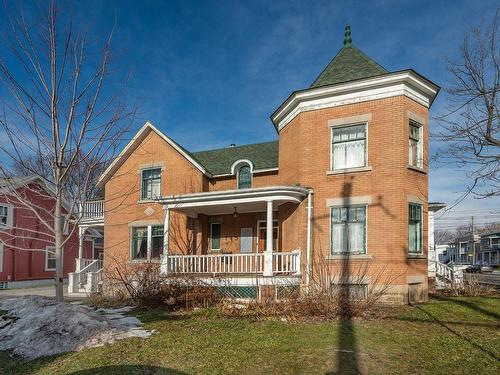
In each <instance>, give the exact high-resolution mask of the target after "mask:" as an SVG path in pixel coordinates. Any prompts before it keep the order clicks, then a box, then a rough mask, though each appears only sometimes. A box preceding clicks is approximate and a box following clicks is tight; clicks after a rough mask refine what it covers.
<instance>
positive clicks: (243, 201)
mask: <svg viewBox="0 0 500 375" xmlns="http://www.w3.org/2000/svg"><path fill="white" fill-rule="evenodd" d="M309 191H310V189H306V188H302V187H297V186H273V187H265V188H253V189H240V190H225V191H212V192H204V193H194V194H184V195H176V196H168V197H163V198H161V199H160V202H161V203H163V205H164V207H165V208H169V209H172V210H174V211H181V212H184V213H186V214H187V215H189V216H191V217H196V216H197V215H198V214H204V215H223V214H232V213H234V210H235V208H236V211H237V212H238V213H246V212H262V211H266V204H267V202H268V201H272V202H273V207H274V208H277V207H279V206H280V205H282V204H284V203H287V202H291V203H296V204H299V203H300V202H301V201H302V200H303V199H304V198H305V197H306V196H307V194H308V193H309Z"/></svg>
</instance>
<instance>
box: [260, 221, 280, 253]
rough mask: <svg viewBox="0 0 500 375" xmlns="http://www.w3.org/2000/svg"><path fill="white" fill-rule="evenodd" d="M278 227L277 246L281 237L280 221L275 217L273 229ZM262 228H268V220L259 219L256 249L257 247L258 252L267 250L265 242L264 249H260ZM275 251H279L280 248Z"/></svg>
mask: <svg viewBox="0 0 500 375" xmlns="http://www.w3.org/2000/svg"><path fill="white" fill-rule="evenodd" d="M275 228H276V231H277V232H276V236H277V238H276V246H278V245H279V239H280V227H279V221H278V219H273V231H274V229H275ZM261 229H266V230H267V220H257V236H256V237H257V242H256V243H257V246H256V249H257V252H259V251H261V252H263V251H266V249H265V246H266V244H264V249H259V243H260V230H261ZM273 251H278V249H273Z"/></svg>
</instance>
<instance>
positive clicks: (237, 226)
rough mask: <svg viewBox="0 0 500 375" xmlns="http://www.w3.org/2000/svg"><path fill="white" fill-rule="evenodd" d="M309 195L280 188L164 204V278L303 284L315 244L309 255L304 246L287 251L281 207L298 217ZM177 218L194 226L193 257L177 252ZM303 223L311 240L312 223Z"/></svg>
mask: <svg viewBox="0 0 500 375" xmlns="http://www.w3.org/2000/svg"><path fill="white" fill-rule="evenodd" d="M310 194H311V191H310V190H309V189H305V188H301V187H295V186H293V187H292V186H278V187H266V188H253V189H240V190H227V191H220V192H204V193H194V194H185V195H180V196H169V197H163V198H161V199H160V202H161V203H162V204H163V207H164V211H165V216H164V239H163V241H164V243H163V246H164V248H163V254H162V258H161V270H162V272H164V273H165V274H173V275H194V276H197V277H202V278H213V277H232V278H233V279H234V278H236V279H238V280H239V281H240V283H241V282H242V281H241V279H242V278H245V277H246V278H254V279H255V278H257V279H260V280H261V283H262V280H263V278H270V279H275V278H276V277H286V278H293V279H294V281H293V283H294V284H295V283H297V280H298V282H299V283H300V279H301V275H302V274H303V271H302V268H304V267H303V266H304V262H303V261H302V259H301V258H302V257H303V256H304V258H305V259H304V260H305V263H306V264H305V266H306V267H305V268H307V267H308V261H307V260H308V259H309V257H310V252H308V250H310V248H309V245H310V243H309V241H307V246H306V249H305V250H306V251H305V254H304V251H303V250H302V249H300V244H299V243H294V244H293V245H290V243H287V244H286V245H285V241H284V240H283V236H284V235H285V236H286V233H285V234H284V232H285V231H284V229H283V222H284V219H283V218H282V217H281V215H280V207H284V205H288V209H289V211H294V210H296V209H297V207H298V206H299V205H300V203H301V202H302V201H303V200H304V199H305V198H306V197H308V196H310ZM309 199H310V197H309ZM172 212H177V213H182V214H184V215H186V216H187V217H188V218H189V219H190V220H192V221H194V223H191V227H192V231H193V234H192V237H193V241H192V243H193V245H192V246H191V248H190V249H188V251H182V249H179V248H178V246H176V245H177V243H176V241H174V236H175V235H176V234H177V232H178V229H177V228H176V230H175V233H173V232H174V230H173V227H172V218H171V213H172ZM306 220H307V224H306V223H305V221H306ZM303 223H304V224H306V225H304V226H301V228H304V227H306V228H307V230H306V232H305V233H303V236H302V238H307V236H309V234H310V231H311V220H310V218H306V217H305V216H304V217H303ZM291 246H293V247H291ZM186 252H187V254H186ZM306 274H307V272H306ZM269 281H271V280H269Z"/></svg>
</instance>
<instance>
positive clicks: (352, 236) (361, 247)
mask: <svg viewBox="0 0 500 375" xmlns="http://www.w3.org/2000/svg"><path fill="white" fill-rule="evenodd" d="M330 210H331V211H330V221H331V223H330V224H331V229H330V237H331V238H330V253H331V254H332V255H333V254H340V253H356V254H364V253H366V206H346V207H332V208H331V209H330Z"/></svg>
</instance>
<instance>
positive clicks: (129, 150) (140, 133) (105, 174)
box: [97, 121, 210, 186]
mask: <svg viewBox="0 0 500 375" xmlns="http://www.w3.org/2000/svg"><path fill="white" fill-rule="evenodd" d="M147 130H152V131H154V132H155V133H156V134H158V135H159V136H160V137H161V138H162V139H163V140H164V141H165V142H167V143H168V144H169V145H170V146H172V147H173V148H174V149H175V150H176V151H177V152H178V153H179V154H181V155H182V156H184V157H185V158H186V159H187V160H188V161H189V162H190V163H191V164H193V165H194V166H195V167H196V168H197V169H198V170H199V171H200V172H201V173H203V174H205V175H207V176H209V177H210V174H209V173H208V172H207V170H206V169H205V168H204V167H203V166H202V165H201V164H200V163H198V162H197V161H196V160H194V159H193V158H192V157H191V156H190V155H188V154H187V153H186V152H185V151H184V150H183V149H181V148H180V147H179V145H177V143H175V142H174V141H173V140H172V139H171V138H169V137H167V136H166V135H165V134H163V133H162V132H161V131H160V130H158V129H157V128H156V127H155V126H154V125H153V124H152V123H150V122H149V121H147V122H146V123H145V124H144V125H143V126H142V128H141V129H139V131H138V132H137V133H136V135H135V136H134V138H132V140H131V141H130V142H129V143H128V144H127V145H126V146H125V148H124V149H123V150H122V151H121V152H120V153H119V154H118V156H117V157H116V158H115V160H113V162H112V163H111V164H110V165H109V166H108V167H107V168H106V170H105V171H104V172H103V173H102V175H101V176H100V177H99V180H98V181H97V186H100V185H102V184H103V183H104V182H105V181H106V180H107V179H108V177H109V175H110V174H111V173H113V172H115V169H116V168H118V166H119V165H120V162H121V161H122V160H123V159H124V158H126V157H128V156H129V155H130V154H131V153H132V152H133V151H134V150H135V148H136V146H137V145H138V144H139V143H140V142H142V140H143V139H144V138H145V135H146V131H147Z"/></svg>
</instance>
